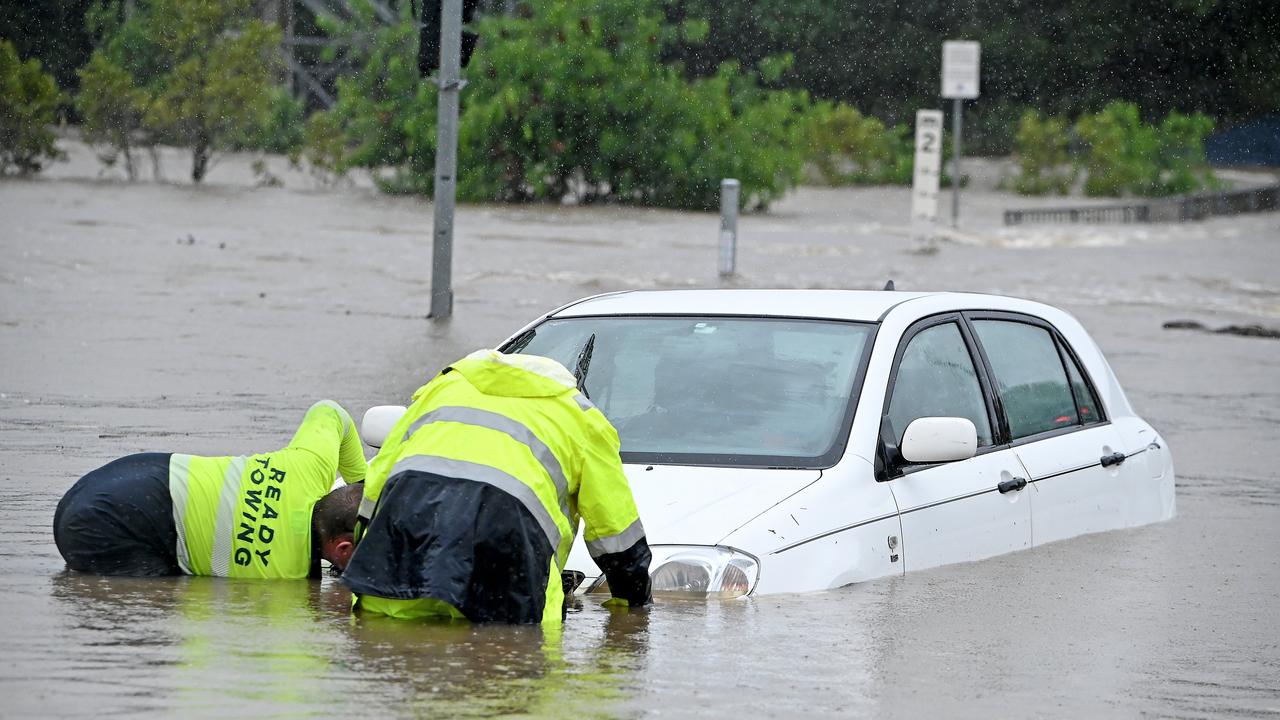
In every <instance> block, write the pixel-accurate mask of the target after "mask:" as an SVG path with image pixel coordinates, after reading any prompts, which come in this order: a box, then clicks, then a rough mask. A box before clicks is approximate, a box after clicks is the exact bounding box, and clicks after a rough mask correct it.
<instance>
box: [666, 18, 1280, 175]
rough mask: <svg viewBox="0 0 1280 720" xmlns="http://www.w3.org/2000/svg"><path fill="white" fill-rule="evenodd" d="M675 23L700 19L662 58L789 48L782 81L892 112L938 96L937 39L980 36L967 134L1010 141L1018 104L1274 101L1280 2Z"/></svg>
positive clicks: (1083, 107) (711, 64) (980, 146)
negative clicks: (976, 93) (702, 31)
mask: <svg viewBox="0 0 1280 720" xmlns="http://www.w3.org/2000/svg"><path fill="white" fill-rule="evenodd" d="M666 6H667V12H668V15H669V17H670V18H672V19H673V20H674V21H677V22H678V21H680V20H683V19H685V18H691V17H692V18H705V19H706V20H707V21H708V28H709V32H708V34H707V37H706V38H705V41H704V42H699V43H691V44H677V45H675V46H672V47H671V48H670V50H669V56H670V57H671V58H673V59H677V60H680V61H681V62H683V63H684V64H685V65H686V67H687V68H688V71H689V72H690V73H691V74H693V75H694V76H702V75H710V74H713V73H714V72H715V68H716V67H717V66H718V65H719V63H721V62H723V61H724V60H726V59H730V58H732V59H736V60H738V61H740V62H741V63H743V65H744V66H745V67H753V66H754V65H755V64H756V63H758V62H759V61H760V60H761V59H762V58H767V57H771V56H773V55H776V54H778V53H779V52H784V51H786V52H792V53H794V56H795V63H794V65H793V66H792V67H791V68H790V70H789V71H788V72H787V73H786V74H785V75H784V76H783V77H782V79H781V83H782V84H783V85H784V86H787V87H798V88H803V89H805V90H808V91H809V92H810V93H811V94H812V95H813V96H815V97H818V98H825V99H832V100H839V101H842V102H846V103H849V104H851V105H854V106H856V107H858V108H860V109H861V110H862V111H864V112H866V113H867V114H869V115H872V116H875V117H877V118H880V119H881V120H883V121H885V122H886V124H889V125H892V124H894V123H904V122H910V121H911V119H912V118H913V117H914V113H915V111H916V110H917V109H918V108H922V107H926V108H927V107H938V106H939V105H941V102H942V101H941V100H940V98H939V84H940V82H939V73H940V65H941V45H942V42H943V41H944V40H954V39H968V40H977V41H980V42H981V43H982V97H981V98H980V99H979V100H978V101H976V102H975V103H973V106H974V107H976V108H978V109H979V110H978V111H977V112H975V113H972V114H971V116H970V117H971V119H972V120H973V123H972V124H971V126H969V127H967V128H966V144H967V146H968V147H970V148H972V149H973V150H974V151H977V152H993V151H994V152H1004V151H1007V150H1008V149H1009V148H1010V147H1011V145H1012V140H1013V137H1012V135H1013V132H1014V129H1015V128H1016V127H1017V123H1018V118H1019V115H1020V114H1021V112H1022V110H1023V109H1024V108H1027V107H1031V108H1035V109H1038V110H1040V111H1041V112H1044V113H1047V114H1049V115H1056V116H1070V117H1075V116H1078V115H1080V114H1083V113H1086V112H1096V111H1098V110H1100V109H1101V108H1102V107H1103V106H1105V105H1106V104H1107V103H1108V102H1110V101H1111V100H1112V99H1113V98H1117V97H1119V98H1126V99H1129V100H1131V101H1133V102H1135V103H1136V104H1137V105H1138V108H1139V110H1140V111H1141V112H1142V114H1143V115H1144V116H1146V117H1163V116H1164V115H1166V114H1168V113H1169V112H1170V111H1173V110H1177V111H1179V112H1182V113H1193V112H1196V111H1199V112H1203V113H1207V114H1209V115H1212V116H1214V117H1216V118H1218V119H1220V120H1223V121H1228V122H1230V121H1234V120H1238V119H1243V118H1248V117H1253V116H1256V115H1259V114H1262V113H1266V112H1274V111H1276V110H1277V109H1280V73H1277V72H1275V65H1276V58H1280V3H1277V2H1275V1H1274V0H1181V1H1179V2H1168V0H1130V1H1129V2H1121V3H1107V2H1096V0H1063V1H1061V2H1056V3H1052V4H1046V3H1044V2H1040V0H971V1H970V2H964V3H957V2H949V1H946V0H917V1H916V2H911V3H903V2H899V1H898V0H864V1H862V2H857V3H832V2H829V1H828V0H756V1H755V2H750V3H741V2H739V3H726V2H718V1H716V0H667V3H666Z"/></svg>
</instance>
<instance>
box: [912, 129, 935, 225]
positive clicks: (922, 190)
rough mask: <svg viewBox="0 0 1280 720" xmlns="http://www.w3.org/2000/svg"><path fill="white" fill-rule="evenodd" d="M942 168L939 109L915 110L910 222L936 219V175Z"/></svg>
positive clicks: (922, 222)
mask: <svg viewBox="0 0 1280 720" xmlns="http://www.w3.org/2000/svg"><path fill="white" fill-rule="evenodd" d="M941 170H942V111H941V110H917V111H916V162H915V174H914V177H912V181H911V222H912V224H913V225H914V224H925V223H929V224H932V223H935V222H937V221H938V176H939V174H940V171H941Z"/></svg>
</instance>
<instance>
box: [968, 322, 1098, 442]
mask: <svg viewBox="0 0 1280 720" xmlns="http://www.w3.org/2000/svg"><path fill="white" fill-rule="evenodd" d="M960 314H961V316H963V318H964V321H965V324H966V325H969V326H970V330H971V333H972V335H973V339H974V342H975V343H976V344H977V347H978V352H979V354H980V355H981V357H982V364H983V365H984V366H985V367H986V371H987V373H988V375H989V377H990V378H991V379H992V380H993V381H994V379H995V376H996V375H995V370H994V369H993V368H992V367H991V361H990V360H989V359H988V357H987V350H986V348H984V347H983V346H982V340H981V338H980V337H979V336H978V332H977V329H976V328H973V327H972V323H973V322H974V321H977V320H996V321H1004V322H1016V323H1022V324H1024V325H1032V326H1034V327H1038V328H1040V329H1042V330H1047V331H1048V332H1049V337H1050V339H1051V340H1053V344H1054V347H1055V348H1056V349H1057V355H1058V364H1059V366H1060V367H1061V368H1062V375H1063V377H1064V378H1066V381H1067V388H1068V390H1069V391H1070V392H1071V399H1072V402H1074V403H1076V417H1077V419H1078V418H1079V417H1080V411H1079V408H1080V404H1079V400H1078V398H1076V396H1075V388H1074V387H1072V384H1071V373H1070V372H1069V371H1068V370H1067V365H1066V360H1067V358H1068V357H1069V358H1070V359H1071V360H1072V362H1074V363H1075V366H1076V368H1077V369H1078V370H1079V371H1080V379H1081V380H1083V381H1084V383H1085V386H1086V387H1088V388H1089V392H1090V393H1092V395H1093V398H1094V401H1095V402H1096V404H1097V408H1098V414H1099V415H1100V416H1101V417H1100V418H1099V420H1098V421H1097V422H1092V423H1088V424H1085V423H1083V422H1076V423H1075V424H1073V425H1068V426H1066V427H1060V428H1054V429H1052V430H1044V431H1042V432H1038V433H1035V434H1034V435H1027V436H1026V437H1021V438H1018V439H1016V440H1015V439H1013V433H1012V432H1011V431H1010V429H1009V422H1008V418H1007V416H1006V414H1005V409H1004V402H1003V401H1002V400H1001V398H1000V393H999V391H998V389H997V386H996V384H995V383H994V382H992V384H991V386H990V393H991V396H992V399H993V400H994V401H995V404H996V406H997V407H998V408H999V411H1000V422H1001V426H1002V427H1003V429H1004V433H1005V435H1004V438H1005V441H1006V443H1007V447H1019V446H1022V445H1027V444H1029V443H1033V442H1040V441H1041V440H1048V439H1050V438H1055V437H1059V436H1061V435H1069V434H1071V433H1073V432H1079V431H1081V430H1088V429H1091V428H1096V427H1103V426H1106V425H1110V424H1111V413H1110V412H1109V410H1108V408H1107V407H1106V403H1105V402H1103V400H1102V395H1101V394H1099V393H1098V389H1097V385H1095V384H1094V382H1093V377H1092V376H1090V374H1089V369H1088V368H1087V367H1085V365H1084V363H1082V362H1080V356H1079V355H1078V354H1076V352H1075V349H1074V348H1073V347H1071V343H1070V342H1068V341H1067V339H1066V337H1065V336H1063V334H1062V333H1061V332H1060V331H1059V330H1058V328H1057V327H1055V326H1054V325H1053V323H1051V322H1049V321H1048V320H1045V319H1044V318H1041V317H1037V316H1035V315H1027V314H1025V313H1020V312H1013V311H1009V310H964V311H961V313H960ZM1064 353H1065V356H1064Z"/></svg>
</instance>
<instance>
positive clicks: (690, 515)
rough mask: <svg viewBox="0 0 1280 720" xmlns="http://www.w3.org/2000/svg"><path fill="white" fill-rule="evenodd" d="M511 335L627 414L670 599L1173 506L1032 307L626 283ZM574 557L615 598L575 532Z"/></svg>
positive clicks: (1046, 537)
mask: <svg viewBox="0 0 1280 720" xmlns="http://www.w3.org/2000/svg"><path fill="white" fill-rule="evenodd" d="M500 349H501V350H503V351H504V352H522V353H529V354H535V355H543V356H547V357H551V358H554V359H556V360H558V361H559V362H560V363H562V364H563V365H565V366H566V367H567V368H569V369H570V370H572V371H575V373H576V374H577V375H578V376H579V377H580V379H581V387H582V388H583V390H584V392H585V393H586V394H587V395H588V397H589V398H590V399H591V401H592V402H593V403H595V405H596V406H597V407H599V408H600V409H601V411H603V412H604V414H605V416H606V417H608V418H609V419H610V421H611V422H613V424H614V425H615V427H616V428H617V430H618V433H619V436H620V438H621V443H622V447H621V452H622V461H623V463H624V467H625V469H626V473H627V476H628V478H629V479H630V482H631V488H632V492H633V493H634V495H635V498H636V503H637V505H638V507H639V510H640V516H641V519H642V521H643V523H644V527H645V530H646V533H647V536H648V541H649V543H650V545H651V547H652V550H653V562H652V564H651V566H650V571H651V574H652V578H653V590H654V592H655V593H657V594H663V593H679V594H687V595H695V596H706V595H712V596H722V597H723V596H730V597H731V596H740V595H749V594H766V593H781V592H806V591H815V590H824V589H828V588H835V587H840V586H843V585H848V584H850V583H856V582H860V581H864V580H870V579H873V578H878V577H883V576H887V575H893V574H899V573H903V572H906V571H911V570H921V569H924V568H930V567H935V566H939V565H945V564H947V563H954V562H962V561H968V560H978V559H981V558H986V557H991V556H994V555H999V554H1001V553H1006V552H1012V551H1015V550H1022V549H1025V548H1029V547H1033V546H1036V545H1042V544H1044V543H1048V542H1053V541H1055V540H1062V539H1065V538H1070V537H1074V536H1077V535H1081V534H1084V533H1091V532H1099V531H1104V530H1112V529H1116V528H1125V527H1132V526H1137V525H1143V524H1146V523H1152V522H1156V521H1160V520H1165V519H1168V518H1170V517H1172V516H1173V514H1174V505H1175V503H1174V473H1173V464H1172V459H1171V456H1170V453H1169V449H1168V446H1167V444H1166V443H1165V441H1164V439H1163V438H1162V437H1160V435H1159V433H1157V432H1156V431H1155V430H1154V429H1152V427H1151V426H1150V425H1148V424H1147V423H1146V422H1145V421H1143V420H1142V418H1140V417H1138V416H1137V415H1136V414H1135V413H1134V411H1133V408H1132V407H1131V406H1130V405H1129V401H1128V400H1127V399H1126V398H1125V395H1124V392H1123V391H1122V390H1121V388H1120V384H1119V382H1118V381H1117V380H1116V377H1115V374H1114V373H1113V372H1112V370H1111V368H1110V367H1109V366H1108V364H1107V362H1106V360H1105V359H1104V358H1103V356H1102V353H1101V352H1100V351H1099V349H1098V346H1097V345H1096V344H1095V343H1094V342H1093V340H1092V339H1090V337H1089V335H1088V334H1087V333H1086V332H1085V330H1084V328H1083V327H1081V325H1080V323H1079V322H1077V321H1076V320H1075V319H1074V318H1073V317H1072V316H1071V315H1069V314H1067V313H1066V312H1063V311H1061V310H1058V309H1056V308H1053V307H1050V306H1047V305H1043V304H1040V303H1035V302H1030V301H1026V300H1020V299H1015V298H1008V297H998V296H990V295H973V294H958V293H908V292H894V291H884V292H858V291H828V290H673V291H635V292H623V293H614V294H607V295H600V296H595V297H591V298H587V299H584V300H579V301H577V302H573V303H570V304H568V305H565V306H564V307H561V308H559V309H557V310H555V311H553V312H551V313H549V314H547V315H545V316H544V317H542V318H540V319H538V320H537V321H535V322H534V323H532V324H530V325H529V326H527V327H526V328H524V329H522V330H521V331H520V332H518V333H516V334H515V335H513V336H512V337H511V338H510V339H509V340H508V341H506V343H504V344H503V345H502V346H501V348H500ZM566 569H567V570H578V571H581V572H583V573H585V574H586V575H587V576H588V577H589V578H591V579H593V580H594V583H590V582H589V583H588V584H587V585H586V587H587V588H588V592H590V591H592V590H602V589H603V588H602V587H601V586H602V584H603V578H602V577H599V576H600V572H599V570H598V569H597V568H596V567H595V565H594V563H593V562H592V560H591V558H590V556H589V555H588V553H587V552H586V548H585V546H584V544H583V541H582V538H581V537H579V538H578V540H577V544H576V545H575V546H574V550H573V552H572V553H571V554H570V558H569V562H568V567H567V568H566Z"/></svg>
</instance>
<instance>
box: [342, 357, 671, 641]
mask: <svg viewBox="0 0 1280 720" xmlns="http://www.w3.org/2000/svg"><path fill="white" fill-rule="evenodd" d="M618 449H619V443H618V433H617V431H616V430H614V428H613V426H612V425H610V424H609V421H608V420H607V419H605V416H604V414H603V413H601V412H600V410H599V409H597V408H596V407H595V406H594V405H592V403H591V401H590V400H589V399H587V397H586V396H585V395H583V393H581V392H580V391H579V390H578V388H577V383H576V381H575V379H574V377H573V375H572V374H570V373H569V371H568V370H566V369H565V368H564V366H563V365H560V364H559V363H557V362H556V361H554V360H550V359H548V358H543V357H536V356H532V355H520V354H502V353H499V352H497V351H496V350H480V351H477V352H475V353H472V354H471V355H469V356H467V357H466V358H464V359H462V360H460V361H458V362H456V363H454V364H452V365H450V366H449V367H447V368H445V369H444V371H443V372H441V373H440V375H438V376H437V377H436V378H435V379H433V380H432V381H431V382H430V383H428V384H426V385H424V386H423V387H422V388H420V389H419V390H418V391H417V392H416V393H414V400H413V404H412V405H411V406H410V407H409V409H408V411H407V412H406V413H405V414H404V416H403V417H402V418H401V419H400V421H399V422H398V423H397V424H396V425H395V426H394V427H393V428H392V430H391V432H390V434H389V435H388V436H387V439H386V441H385V442H384V443H383V445H382V449H381V450H380V451H379V452H378V455H377V457H375V458H374V459H373V461H372V463H371V464H370V466H369V476H368V478H367V481H366V482H365V490H364V499H363V500H362V502H361V521H360V524H358V525H357V546H356V552H355V554H354V555H353V556H352V558H351V563H350V564H349V565H348V566H347V569H346V571H345V572H344V573H343V575H342V581H343V582H344V583H345V584H346V585H347V586H348V587H350V588H351V589H352V592H354V593H355V599H354V607H355V608H356V609H358V610H361V611H364V612H371V613H381V614H384V615H390V616H393V617H405V618H413V617H425V616H441V615H443V616H453V617H455V618H466V619H469V620H472V621H476V622H490V621H493V622H509V623H543V624H544V625H545V624H559V623H560V621H561V613H562V609H563V603H564V592H563V588H562V585H561V570H562V569H563V568H564V563H565V559H566V558H567V557H568V554H569V548H570V546H572V545H573V539H574V535H575V534H576V532H577V526H578V519H579V518H581V519H582V520H583V522H584V524H585V526H586V529H585V537H586V541H587V549H588V550H589V551H590V552H591V556H592V558H593V559H595V561H596V564H597V565H599V566H600V568H601V569H602V570H603V571H604V574H605V576H606V578H607V579H608V582H609V588H610V591H611V592H612V593H613V596H614V598H616V599H618V601H625V602H626V603H628V604H630V605H643V604H645V603H647V602H649V598H650V593H649V560H650V553H649V545H648V543H647V542H646V540H645V534H644V527H643V526H642V525H641V524H640V516H639V514H638V513H637V512H636V506H635V501H634V500H633V499H632V496H631V487H630V485H628V483H627V478H626V475H624V474H623V472H622V461H621V459H620V457H619V454H618ZM362 531H363V532H362Z"/></svg>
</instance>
